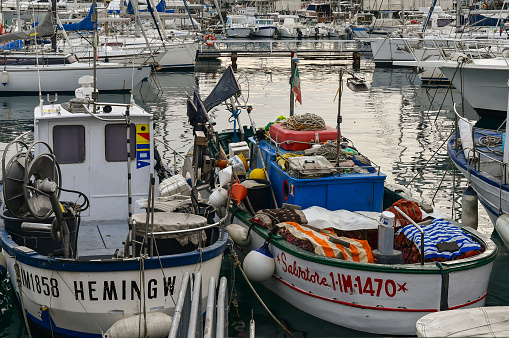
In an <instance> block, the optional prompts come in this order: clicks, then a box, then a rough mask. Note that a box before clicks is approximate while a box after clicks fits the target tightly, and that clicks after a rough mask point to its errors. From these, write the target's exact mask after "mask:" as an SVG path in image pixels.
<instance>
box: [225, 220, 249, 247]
mask: <svg viewBox="0 0 509 338" xmlns="http://www.w3.org/2000/svg"><path fill="white" fill-rule="evenodd" d="M226 230H227V231H228V234H229V235H230V237H231V238H232V239H233V242H234V243H235V244H236V245H238V246H246V245H248V244H249V243H250V242H251V236H248V235H247V231H248V230H247V229H246V228H245V227H243V226H242V225H238V224H230V225H228V226H227V227H226Z"/></svg>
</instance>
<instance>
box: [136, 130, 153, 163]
mask: <svg viewBox="0 0 509 338" xmlns="http://www.w3.org/2000/svg"><path fill="white" fill-rule="evenodd" d="M149 164H150V129H149V125H148V124H137V125H136V169H140V168H143V167H146V166H148V165H149Z"/></svg>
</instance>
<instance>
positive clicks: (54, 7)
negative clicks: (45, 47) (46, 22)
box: [51, 0, 57, 52]
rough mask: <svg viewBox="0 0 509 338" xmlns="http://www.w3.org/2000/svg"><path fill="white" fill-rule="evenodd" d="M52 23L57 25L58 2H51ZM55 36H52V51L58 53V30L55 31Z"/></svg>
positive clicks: (53, 0) (55, 0) (54, 0)
mask: <svg viewBox="0 0 509 338" xmlns="http://www.w3.org/2000/svg"><path fill="white" fill-rule="evenodd" d="M51 23H52V24H53V25H54V26H56V25H57V0H51ZM54 32H55V33H54V34H53V35H52V36H51V50H52V51H53V52H56V51H57V30H56V29H55V30H54Z"/></svg>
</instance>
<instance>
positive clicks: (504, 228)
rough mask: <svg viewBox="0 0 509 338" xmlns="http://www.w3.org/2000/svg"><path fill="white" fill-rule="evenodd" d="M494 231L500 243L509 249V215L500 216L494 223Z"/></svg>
mask: <svg viewBox="0 0 509 338" xmlns="http://www.w3.org/2000/svg"><path fill="white" fill-rule="evenodd" d="M495 229H497V232H498V234H499V236H500V238H502V241H503V242H504V244H505V245H506V246H508V247H509V214H504V215H500V216H499V217H498V218H497V222H496V223H495Z"/></svg>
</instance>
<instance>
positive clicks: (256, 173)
mask: <svg viewBox="0 0 509 338" xmlns="http://www.w3.org/2000/svg"><path fill="white" fill-rule="evenodd" d="M249 178H250V179H252V180H254V179H261V180H264V179H265V169H253V171H251V173H250V174H249Z"/></svg>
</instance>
